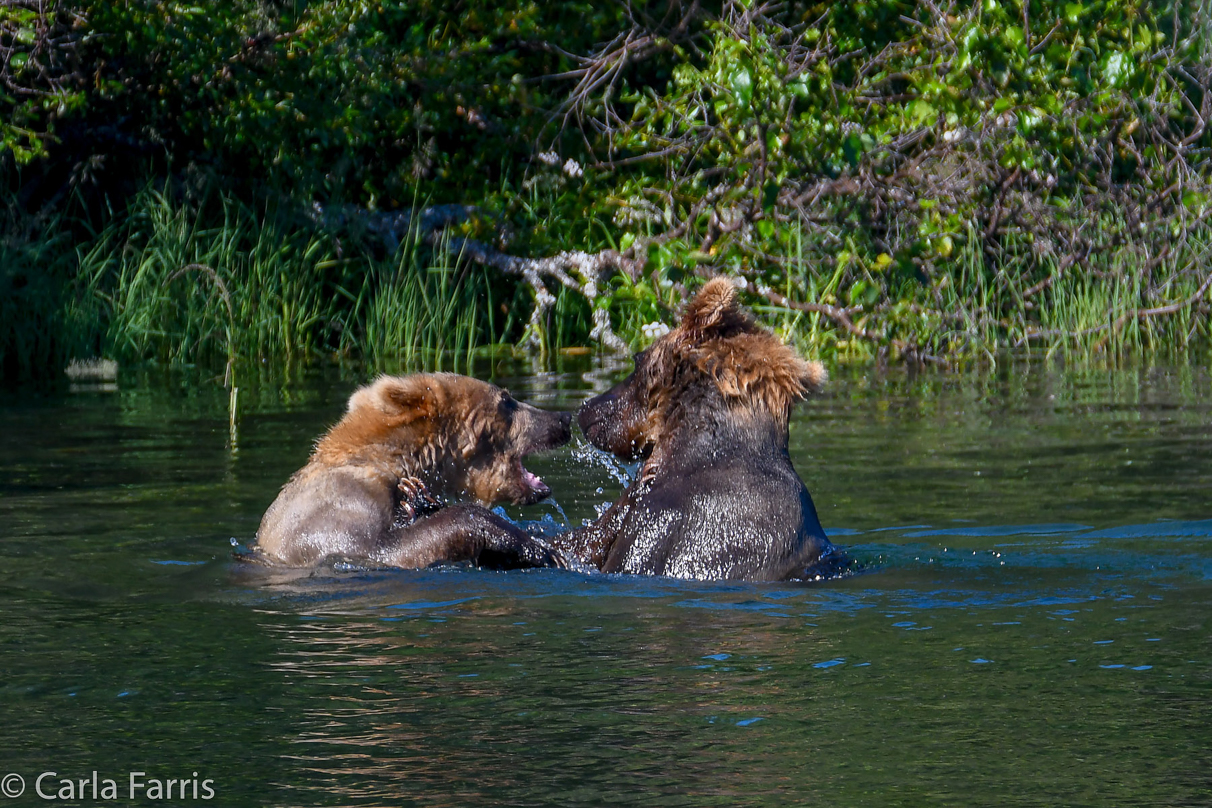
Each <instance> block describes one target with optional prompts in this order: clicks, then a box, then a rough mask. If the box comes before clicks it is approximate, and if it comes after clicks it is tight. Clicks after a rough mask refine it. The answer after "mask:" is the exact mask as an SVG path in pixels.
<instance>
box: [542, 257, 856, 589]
mask: <svg viewBox="0 0 1212 808" xmlns="http://www.w3.org/2000/svg"><path fill="white" fill-rule="evenodd" d="M825 381H826V373H825V369H824V366H823V365H821V364H820V363H819V362H810V361H805V360H804V359H802V358H800V357H799V356H798V355H797V354H796V353H795V352H794V351H793V350H792V349H791V348H789V347H787V346H786V345H784V344H783V343H782V342H781V341H780V340H779V339H778V338H776V337H775V336H774V335H772V334H770V333H769V332H768V331H766V330H765V329H763V328H762V327H761V326H759V325H758V324H756V323H755V322H754V321H753V319H752V318H751V317H750V316H749V315H748V314H747V313H746V312H745V311H744V310H743V309H742V308H741V307H740V305H739V304H738V301H737V295H736V288H735V287H734V286H733V284H732V283H731V282H730V281H729V280H727V279H725V278H715V279H713V280H711V281H709V282H708V283H707V284H706V285H705V286H704V287H703V288H702V289H701V290H700V291H699V293H698V294H697V295H696V296H695V297H694V299H693V300H692V301H691V302H690V304H689V306H688V307H687V309H686V311H685V314H684V316H683V318H682V321H681V324H680V325H679V326H678V327H677V328H675V329H674V330H673V331H671V332H670V333H668V334H666V335H665V336H662V337H660V338H659V339H658V340H656V341H655V342H654V343H653V344H652V345H651V346H650V347H649V348H648V349H647V350H645V351H642V352H641V353H639V354H637V355H636V357H635V370H634V372H633V373H632V374H631V375H630V376H628V377H627V378H626V379H624V380H623V381H622V382H620V383H619V384H618V385H616V386H615V387H614V388H613V389H611V390H610V391H608V392H606V393H604V394H602V395H600V396H598V397H596V398H593V399H591V400H590V401H588V402H586V403H585V404H584V405H583V406H582V407H581V410H580V412H579V414H578V422H579V424H580V426H581V429H582V430H583V431H584V433H585V435H586V437H587V438H588V439H589V440H590V442H591V443H593V445H594V446H596V447H598V448H599V449H603V450H605V451H608V452H611V453H613V454H614V455H616V456H618V457H619V458H621V459H623V460H627V461H636V460H643V461H644V462H643V465H642V466H641V467H640V470H639V473H638V475H637V478H636V480H635V481H634V482H633V483H632V484H631V485H630V487H628V488H627V490H626V491H624V493H623V495H622V497H621V498H620V499H619V500H618V501H617V502H615V503H614V505H613V506H612V507H611V508H610V509H609V510H608V511H607V512H606V513H605V514H603V515H602V516H601V517H600V518H599V519H598V520H597V522H595V523H594V524H592V525H591V526H589V527H587V528H583V529H581V530H578V531H575V532H572V533H569V534H565V535H564V536H563V537H562V539H559V540H558V546H559V547H560V549H561V550H562V551H563V552H565V553H567V554H569V555H571V556H574V557H576V558H578V559H579V560H580V561H581V562H583V563H588V564H592V565H593V566H596V567H597V568H599V569H600V570H602V571H604V572H626V573H643V574H651V575H668V576H673V577H678V578H692V579H700V580H709V579H712V580H714V579H744V580H753V581H764V580H784V579H789V578H805V577H808V578H812V577H816V573H815V570H818V569H822V568H823V567H825V566H827V565H828V563H829V559H830V558H831V557H833V556H834V549H833V547H832V545H831V544H830V543H829V540H828V539H827V538H826V537H825V533H824V531H823V530H822V529H821V525H820V521H819V520H818V519H817V514H816V509H815V507H814V506H813V504H812V498H811V497H810V496H809V495H808V490H807V489H806V488H805V487H804V484H803V482H802V481H801V480H800V478H799V476H798V475H797V474H796V471H795V469H794V467H793V466H792V464H791V459H790V457H789V455H788V452H787V440H788V421H789V418H790V414H791V408H792V406H793V405H794V404H795V403H796V402H798V401H800V400H801V399H803V398H805V397H806V396H808V395H810V394H812V393H816V392H818V391H820V389H821V388H822V386H823V385H824V383H825Z"/></svg>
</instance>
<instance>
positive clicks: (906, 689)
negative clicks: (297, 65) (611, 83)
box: [0, 363, 1212, 806]
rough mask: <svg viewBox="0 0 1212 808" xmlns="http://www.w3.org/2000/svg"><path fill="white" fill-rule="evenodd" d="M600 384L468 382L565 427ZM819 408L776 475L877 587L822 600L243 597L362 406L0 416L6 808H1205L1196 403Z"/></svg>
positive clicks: (143, 387) (931, 384) (178, 406)
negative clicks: (560, 418) (253, 543)
mask: <svg viewBox="0 0 1212 808" xmlns="http://www.w3.org/2000/svg"><path fill="white" fill-rule="evenodd" d="M620 370H621V369H620V368H616V369H608V368H602V367H597V366H593V365H591V364H589V363H585V364H581V365H576V364H570V365H569V366H568V367H566V368H563V369H562V370H561V371H560V372H557V373H547V374H519V373H518V372H517V370H516V369H514V370H511V369H510V368H508V367H498V368H495V369H494V368H490V367H486V368H482V369H480V370H479V371H478V375H482V376H485V377H487V376H490V375H491V376H494V378H495V380H496V381H498V382H499V383H502V384H505V385H507V386H508V387H509V388H510V389H511V390H513V391H514V393H515V394H516V395H518V396H519V397H520V398H523V399H525V400H528V401H530V402H532V403H535V404H537V405H539V406H543V407H548V408H567V409H571V408H574V407H575V406H577V404H578V403H579V402H581V401H583V400H584V399H585V398H586V397H587V396H589V395H591V394H592V392H593V390H595V389H597V390H601V389H604V387H605V386H607V385H608V384H609V383H610V381H611V379H613V378H617V377H618V374H619V372H620ZM837 375H839V378H835V380H834V382H833V384H832V386H831V391H830V393H829V395H828V396H827V397H825V398H824V399H821V400H818V401H815V402H813V403H810V404H809V405H807V406H806V407H804V408H802V410H801V412H800V413H799V414H798V415H797V417H796V419H795V421H794V422H793V425H792V456H793V460H794V461H795V464H796V467H797V468H798V470H799V471H800V474H801V476H802V477H803V478H804V480H805V481H806V482H807V484H808V487H809V489H810V490H811V491H812V494H813V497H814V499H815V501H816V504H817V507H818V509H819V511H820V514H821V521H822V523H823V524H824V525H825V527H826V529H827V530H828V531H829V533H830V534H831V536H833V538H834V540H835V541H837V542H838V543H840V544H843V545H844V546H846V547H847V548H848V549H849V550H850V552H851V553H852V554H853V555H854V556H855V557H857V558H858V559H859V560H861V561H863V562H864V563H865V564H866V565H867V567H868V571H867V572H865V573H863V574H858V575H853V576H850V577H848V578H845V579H842V580H835V581H830V582H826V583H823V584H816V585H793V584H738V583H686V582H678V581H668V580H656V579H645V578H633V577H625V576H603V575H593V576H589V575H579V574H575V573H570V572H563V571H557V570H533V571H523V572H509V573H494V572H485V571H478V570H474V569H468V568H445V569H432V570H425V571H417V572H400V571H365V570H357V569H347V568H341V569H326V570H323V571H321V572H320V573H319V574H317V575H315V576H312V577H308V578H301V579H296V580H266V579H265V578H264V577H259V576H257V575H250V574H248V573H247V571H245V570H242V569H241V568H240V566H239V565H236V564H233V562H232V561H231V558H230V552H231V540H232V539H233V538H234V539H236V540H238V541H242V542H247V541H248V540H250V539H251V537H252V535H253V533H254V531H255V529H256V526H257V524H258V521H259V519H260V516H261V513H262V511H263V510H264V509H265V507H266V506H267V505H268V504H269V503H270V501H271V500H272V499H273V497H274V495H275V493H276V491H277V488H278V487H279V486H280V485H281V484H282V483H283V482H284V481H285V479H286V477H287V476H288V475H289V474H290V473H291V472H292V471H293V470H294V469H295V468H297V467H298V466H300V465H301V464H302V462H303V461H304V459H305V458H306V456H307V454H308V452H309V449H310V446H311V442H312V441H313V440H314V438H315V437H316V436H317V434H319V433H320V432H321V431H322V430H323V429H324V427H325V426H327V425H328V424H330V423H332V422H333V421H334V420H335V419H336V418H337V417H339V414H340V412H341V410H342V408H343V406H344V402H345V399H346V398H347V397H348V395H349V393H350V391H351V390H352V389H353V388H354V386H355V385H356V384H357V383H358V382H359V381H362V379H360V378H359V377H358V376H357V375H356V374H353V373H347V372H340V371H335V370H328V371H313V372H311V373H308V374H304V375H303V376H302V377H301V378H297V379H293V380H290V381H282V380H269V379H264V380H261V381H259V382H258V383H254V384H246V386H245V387H244V388H243V389H242V391H241V396H240V400H239V407H240V417H239V422H238V432H237V435H236V436H235V437H236V440H235V442H234V444H233V442H232V440H231V435H229V429H228V413H227V405H228V398H227V394H226V392H225V391H224V390H223V389H222V388H221V387H220V386H219V385H218V384H216V383H215V382H214V381H213V380H210V379H208V378H205V377H202V376H197V377H195V376H189V375H188V374H187V375H186V376H177V375H155V374H140V373H133V372H132V373H124V374H123V375H122V376H121V378H120V379H119V383H118V389H117V390H116V391H108V392H105V391H88V390H77V391H72V390H69V389H67V388H63V389H61V390H58V391H56V392H55V393H54V394H39V393H33V392H10V393H8V394H6V395H5V396H4V397H3V399H0V419H2V420H0V423H3V426H4V428H3V430H0V643H2V648H3V651H2V652H0V705H2V712H0V719H2V721H0V776H3V775H4V774H8V773H16V774H20V775H21V776H22V777H23V779H24V781H25V783H26V788H25V792H24V794H23V795H22V796H20V797H17V798H10V799H4V798H0V803H6V804H13V805H40V804H46V803H47V802H49V801H48V800H44V799H42V798H41V797H39V796H38V795H37V794H36V793H35V780H36V778H37V777H38V776H39V775H40V774H42V773H44V772H55V773H56V776H55V777H51V778H49V779H45V780H44V781H43V786H42V788H43V790H44V791H50V792H57V790H58V788H59V781H60V779H61V778H70V779H74V780H79V779H86V778H91V777H92V773H93V772H94V771H96V772H97V776H98V778H99V779H101V780H103V779H105V778H109V779H113V780H114V781H115V783H116V784H117V785H118V787H119V799H117V800H113V801H110V802H113V803H127V802H130V800H129V799H128V793H127V792H128V778H129V775H130V772H132V771H135V772H144V773H145V774H144V775H143V779H145V780H146V779H148V778H158V779H161V780H166V779H169V778H175V779H188V780H191V781H192V780H197V781H202V780H203V779H209V780H210V781H212V783H211V788H212V789H213V790H214V792H215V796H214V797H213V798H212V799H211V800H209V801H206V800H202V799H200V798H199V799H194V798H193V797H192V796H188V795H187V797H186V798H184V799H180V798H174V799H172V800H161V801H159V803H157V804H176V805H179V804H221V805H240V806H295V805H359V806H371V805H376V806H377V805H383V806H387V805H427V806H429V805H432V806H464V805H466V806H482V805H518V806H537V805H553V806H559V805H679V806H705V805H706V806H711V805H720V806H725V805H728V806H730V805H770V806H782V805H872V806H889V805H909V806H911V805H956V806H973V805H991V806H992V805H996V806H1002V805H1031V806H1038V805H1089V806H1108V805H1123V806H1151V805H1157V806H1179V805H1209V804H1212V729H1210V721H1212V669H1210V667H1209V665H1210V662H1212V646H1210V633H1209V621H1208V614H1209V606H1210V601H1212V580H1210V579H1212V502H1210V499H1212V498H1210V496H1209V495H1210V494H1212V380H1210V378H1209V374H1208V372H1207V371H1206V370H1204V369H1200V368H1190V367H1186V368H1152V369H1129V370H1105V369H1091V370H1081V371H1074V370H1063V369H1055V368H1053V369H1048V368H1044V367H1041V366H1033V365H1026V364H1022V365H1016V366H1013V367H1005V368H1002V369H999V370H998V371H996V372H982V373H971V374H938V373H926V374H918V375H914V374H909V373H907V372H905V371H903V370H900V371H888V372H886V373H878V372H876V371H867V370H861V371H852V372H849V373H847V372H844V371H843V372H840V374H837ZM529 465H530V467H531V468H532V469H534V470H535V471H536V472H538V473H539V474H540V475H542V476H543V477H544V479H546V480H547V481H548V482H549V483H551V485H552V487H553V488H554V489H555V491H556V499H555V502H554V503H546V504H542V505H538V506H535V507H532V508H528V509H525V510H521V509H511V510H510V513H511V515H513V516H515V517H524V518H528V519H544V518H547V519H554V520H555V521H557V522H564V521H565V520H567V521H568V522H570V523H573V524H579V523H580V522H581V520H582V519H585V518H589V517H592V516H593V514H594V512H595V510H594V509H595V506H599V505H601V504H602V503H605V502H608V501H610V500H611V499H612V498H614V497H615V496H617V493H618V491H619V484H618V482H617V480H616V477H617V476H618V475H619V473H620V471H619V469H618V468H616V467H614V466H613V464H611V463H609V462H607V461H606V460H605V459H604V458H603V457H601V456H600V455H597V454H595V453H594V452H592V451H590V450H589V449H588V448H587V447H586V446H585V445H584V444H583V443H582V442H580V441H579V439H577V440H574V444H573V445H571V446H569V447H566V448H565V449H562V450H560V451H559V452H557V453H555V454H553V455H550V456H547V457H544V458H538V459H534V460H532V461H531V462H530V463H529ZM195 773H196V774H195ZM77 797H78V795H77ZM135 801H136V802H140V803H154V802H155V801H154V800H147V799H145V798H140V799H138V800H135ZM104 802H105V800H102V799H97V800H94V799H93V798H92V796H91V791H89V792H87V793H86V795H85V799H83V800H80V799H78V798H77V799H76V800H75V801H74V802H73V801H71V800H66V799H60V800H57V803H63V804H86V805H93V804H102V803H104Z"/></svg>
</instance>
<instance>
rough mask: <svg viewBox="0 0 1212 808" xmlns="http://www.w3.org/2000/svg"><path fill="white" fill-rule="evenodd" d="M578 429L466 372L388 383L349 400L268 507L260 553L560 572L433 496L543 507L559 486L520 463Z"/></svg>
mask: <svg viewBox="0 0 1212 808" xmlns="http://www.w3.org/2000/svg"><path fill="white" fill-rule="evenodd" d="M571 421H572V416H571V414H569V413H550V412H544V411H543V410H540V409H536V408H535V407H531V406H530V405H528V404H522V403H519V402H518V401H516V400H514V398H513V397H512V396H510V395H509V393H508V392H507V391H505V390H502V389H501V388H499V387H496V386H494V385H491V384H488V383H487V382H482V381H478V380H476V379H471V378H468V377H466V376H457V375H454V374H451V373H429V374H417V375H412V376H382V377H380V378H379V379H378V380H377V381H375V382H374V383H373V384H370V385H368V386H366V387H362V388H360V389H359V390H357V391H355V392H354V394H353V395H352V396H350V399H349V407H348V409H347V410H346V413H345V416H344V417H343V418H342V419H341V420H340V421H339V422H338V423H337V424H336V426H334V427H333V428H332V429H330V430H329V431H328V433H327V434H326V435H324V437H322V438H321V439H320V440H319V442H318V443H317V444H316V448H315V451H313V452H312V454H311V458H310V459H309V460H308V462H307V465H306V466H304V467H303V468H302V469H300V470H299V471H297V472H295V474H294V475H293V476H292V477H291V478H290V481H289V482H287V483H286V485H285V486H284V487H283V488H282V491H281V493H279V494H278V498H277V499H276V500H274V503H273V504H272V505H270V506H269V510H267V511H266V512H265V516H264V517H263V518H262V519H261V527H260V529H259V530H258V531H257V541H256V546H255V553H256V555H257V556H258V557H259V558H261V559H263V560H265V561H269V562H274V563H278V564H284V565H287V566H295V567H300V566H311V565H313V564H316V563H317V562H319V561H321V560H323V559H324V558H326V557H329V556H340V557H345V558H355V559H365V560H368V561H372V562H376V563H379V564H386V565H391V566H396V567H405V568H418V567H425V566H428V565H430V564H433V563H435V562H440V561H451V562H457V561H471V562H473V563H476V564H480V565H483V566H498V567H518V566H550V565H558V564H559V563H560V561H559V559H558V557H557V556H556V555H555V554H554V553H552V552H551V551H550V550H549V549H548V548H547V547H546V546H544V545H543V544H541V543H540V542H538V541H536V540H535V539H533V538H531V537H530V536H528V535H527V534H526V533H525V532H524V531H522V530H521V529H520V528H518V527H517V526H516V525H514V524H513V523H511V522H509V521H508V520H506V519H503V518H501V517H499V516H497V515H496V514H494V513H492V512H491V511H488V510H486V509H485V508H483V507H481V506H480V505H474V504H456V505H451V506H449V507H441V506H440V505H439V503H438V502H437V500H436V499H434V497H433V495H437V496H439V497H469V498H471V499H474V500H477V501H478V502H480V503H483V504H485V505H491V504H494V503H498V502H512V503H514V504H530V503H534V502H538V501H539V500H541V499H543V498H544V497H546V496H547V495H548V494H550V493H551V489H549V488H548V487H547V485H546V484H544V483H543V481H542V480H540V479H539V478H538V477H537V476H535V475H534V474H532V473H531V472H530V471H528V470H527V469H526V467H525V466H523V465H522V460H523V458H525V457H526V455H528V454H531V453H533V452H541V451H546V450H548V449H554V448H556V447H558V446H562V445H563V444H565V443H567V442H568V440H569V438H570V437H571V433H570V429H569V426H570V423H571ZM432 511H436V512H432Z"/></svg>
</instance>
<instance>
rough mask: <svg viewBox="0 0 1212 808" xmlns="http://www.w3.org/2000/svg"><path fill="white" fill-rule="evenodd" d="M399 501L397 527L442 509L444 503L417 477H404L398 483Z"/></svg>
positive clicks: (396, 515)
mask: <svg viewBox="0 0 1212 808" xmlns="http://www.w3.org/2000/svg"><path fill="white" fill-rule="evenodd" d="M396 491H397V492H398V494H399V502H398V503H397V504H396V512H395V519H394V520H393V522H394V523H395V525H394V526H395V527H404V526H405V525H411V524H412V523H413V522H415V521H417V520H418V519H420V518H421V517H422V516H427V515H429V514H431V513H433V512H434V511H437V510H441V508H442V503H441V502H439V501H438V499H437V498H436V497H435V496H434V495H433V494H431V493H429V489H428V488H426V487H425V483H423V482H421V481H420V480H419V479H417V478H416V477H404V478H403V479H401V480H400V482H399V483H398V484H397V485H396Z"/></svg>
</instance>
